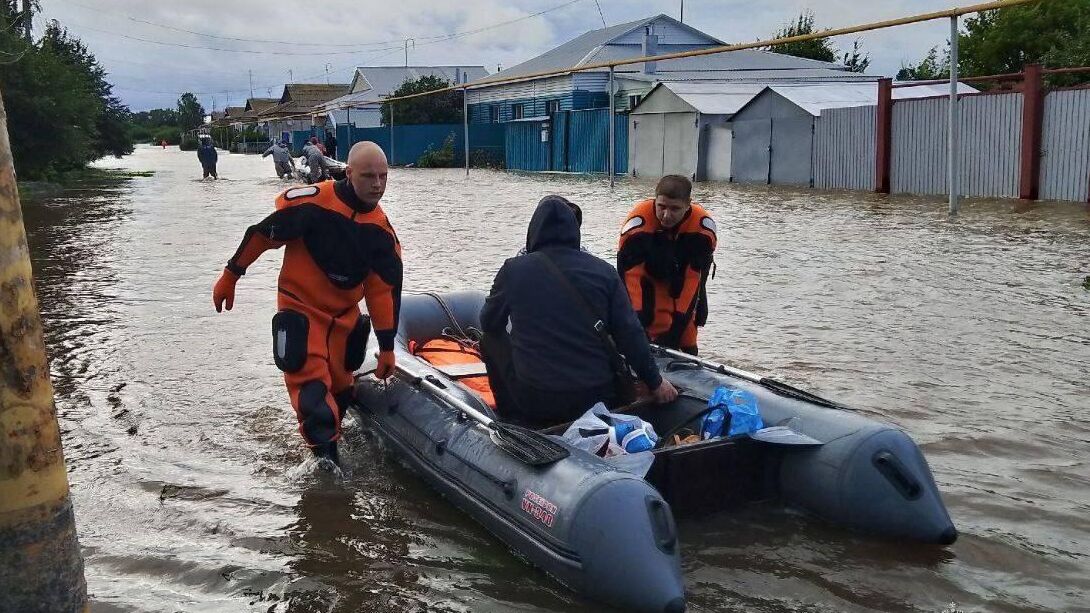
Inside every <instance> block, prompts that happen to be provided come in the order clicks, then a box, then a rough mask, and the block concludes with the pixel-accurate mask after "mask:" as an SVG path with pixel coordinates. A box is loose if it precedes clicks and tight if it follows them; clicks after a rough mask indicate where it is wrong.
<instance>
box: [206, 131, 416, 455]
mask: <svg viewBox="0 0 1090 613" xmlns="http://www.w3.org/2000/svg"><path fill="white" fill-rule="evenodd" d="M387 171H388V166H387V163H386V155H385V154H384V153H383V152H382V149H381V148H379V146H378V145H376V144H375V143H372V142H361V143H356V144H355V145H354V146H353V147H352V150H351V151H350V152H349V154H348V167H347V169H346V175H347V176H346V178H345V179H342V180H340V181H324V182H322V183H318V184H315V185H306V186H302V187H293V188H291V189H289V190H287V191H285V192H284V193H282V194H280V195H279V196H277V198H276V211H275V212H274V213H272V214H271V215H269V216H268V217H266V218H265V219H263V220H261V221H260V222H259V223H257V224H256V225H253V226H250V228H249V229H248V230H246V236H245V237H244V238H243V239H242V244H241V245H239V247H238V251H236V252H235V255H233V256H232V257H231V259H230V260H228V262H227V266H226V268H225V269H224V271H223V274H222V275H221V276H220V278H219V280H218V281H217V282H216V285H215V287H214V288H213V290H212V302H213V303H214V304H215V307H216V311H217V312H219V311H220V310H221V308H223V307H226V308H227V310H228V311H230V310H231V307H232V306H234V302H235V283H236V282H238V279H239V277H241V276H242V275H243V274H245V273H246V268H247V267H248V266H249V265H250V264H252V263H253V262H254V261H255V260H257V258H258V256H260V255H261V254H262V253H264V252H265V251H266V250H268V249H276V248H279V247H284V248H285V249H284V265H283V266H282V267H281V269H280V279H279V282H278V286H277V290H278V293H277V307H278V312H277V313H276V316H275V317H273V326H272V328H273V357H274V359H275V362H276V366H277V367H278V368H280V370H282V371H284V383H285V384H286V385H287V388H288V394H289V396H290V397H291V404H292V406H293V407H294V408H295V414H296V417H298V419H299V431H300V432H301V433H302V435H303V438H305V439H306V442H307V445H308V446H309V447H310V448H311V449H312V450H313V451H314V453H315V455H317V456H318V457H320V458H328V459H330V460H332V461H333V462H337V461H338V458H337V439H339V438H340V435H341V417H342V416H343V415H344V412H345V410H346V408H347V407H348V405H349V404H350V403H351V401H352V399H353V386H352V372H353V371H355V370H356V369H357V368H359V367H360V365H361V364H363V361H364V357H365V354H366V345H367V337H368V334H369V333H370V329H371V326H372V325H373V326H374V329H375V337H376V338H377V339H378V345H379V357H378V367H377V368H376V370H375V375H376V376H377V377H379V378H381V379H386V378H388V377H389V376H390V374H391V373H392V372H393V370H394V334H395V333H396V331H397V321H398V312H399V310H400V306H401V271H402V270H401V244H400V243H399V242H398V240H397V235H396V234H395V233H394V229H393V227H392V226H391V225H390V220H389V219H387V217H386V214H385V213H383V211H382V207H380V206H379V200H380V199H381V198H382V195H383V193H385V191H386V173H387ZM361 299H364V300H366V301H367V311H368V314H369V316H370V317H368V316H365V315H362V314H361V313H360V311H359V306H358V305H359V302H360V300H361Z"/></svg>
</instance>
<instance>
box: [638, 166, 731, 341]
mask: <svg viewBox="0 0 1090 613" xmlns="http://www.w3.org/2000/svg"><path fill="white" fill-rule="evenodd" d="M692 191H693V184H692V183H690V182H689V179H687V178H685V177H682V176H680V175H667V176H665V177H663V178H662V179H660V180H659V182H658V185H656V186H655V197H654V198H653V199H648V200H644V201H642V202H638V203H636V206H635V207H634V208H633V209H632V211H631V212H630V213H629V214H628V217H627V218H626V219H625V222H624V225H623V226H621V238H620V243H619V245H618V247H617V270H618V271H619V272H620V273H621V276H622V277H623V278H624V282H625V287H626V288H627V290H628V297H629V299H631V300H632V307H633V308H635V309H636V314H637V315H638V316H639V318H640V323H642V324H643V328H644V331H646V332H647V337H648V338H649V339H651V342H653V343H657V344H659V345H663V346H665V347H669V348H671V349H680V350H682V351H685V352H686V353H691V354H693V355H696V353H697V344H696V329H697V327H698V326H703V325H704V323H705V322H706V321H707V320H708V299H707V289H706V286H707V283H708V276H709V274H711V270H712V254H713V253H714V252H715V245H716V240H717V239H716V234H715V222H714V221H712V218H711V216H710V215H708V212H707V211H705V210H704V208H703V207H701V206H700V205H699V204H696V203H695V202H693V201H692Z"/></svg>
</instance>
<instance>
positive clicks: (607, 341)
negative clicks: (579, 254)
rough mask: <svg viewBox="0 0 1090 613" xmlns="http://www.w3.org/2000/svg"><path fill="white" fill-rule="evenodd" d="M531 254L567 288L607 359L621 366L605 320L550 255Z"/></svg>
mask: <svg viewBox="0 0 1090 613" xmlns="http://www.w3.org/2000/svg"><path fill="white" fill-rule="evenodd" d="M529 255H531V256H537V259H538V261H540V262H541V263H542V264H544V265H545V268H547V269H549V272H550V273H551V274H552V275H553V277H555V278H556V280H557V281H559V282H560V285H561V286H563V287H564V289H565V290H567V292H568V294H569V295H570V296H571V297H572V299H573V300H574V301H575V304H577V305H579V310H581V311H582V312H583V315H584V316H585V318H586V320H587V323H589V324H590V326H591V328H593V329H594V332H595V334H597V335H598V338H599V339H601V341H602V344H603V345H605V348H606V354H608V355H609V361H610V363H612V364H613V365H614V366H618V367H619V366H622V365H624V364H625V360H624V356H622V355H621V352H620V351H618V350H617V343H615V342H614V341H613V337H612V336H610V334H609V330H608V329H607V328H606V323H605V321H604V320H603V319H602V318H601V317H599V316H598V315H597V314H595V312H594V309H593V308H591V306H590V304H589V303H588V302H587V299H586V298H585V297H584V296H583V294H582V293H581V292H580V291H579V290H578V289H577V288H576V287H575V285H573V284H572V282H571V281H569V280H568V277H567V276H565V275H564V272H563V271H562V270H560V267H559V266H557V265H556V262H554V261H553V259H552V257H550V256H549V254H548V253H546V252H545V251H535V252H533V253H531V254H529Z"/></svg>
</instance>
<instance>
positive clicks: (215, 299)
mask: <svg viewBox="0 0 1090 613" xmlns="http://www.w3.org/2000/svg"><path fill="white" fill-rule="evenodd" d="M235 283H238V275H236V274H235V273H233V272H231V271H230V270H227V269H226V268H224V269H223V274H221V275H220V278H219V280H217V281H216V284H215V285H214V286H213V287H212V304H213V305H215V307H216V312H217V313H219V312H220V311H222V310H223V308H224V307H227V310H228V311H230V310H231V308H232V307H233V306H235ZM225 303H226V304H225Z"/></svg>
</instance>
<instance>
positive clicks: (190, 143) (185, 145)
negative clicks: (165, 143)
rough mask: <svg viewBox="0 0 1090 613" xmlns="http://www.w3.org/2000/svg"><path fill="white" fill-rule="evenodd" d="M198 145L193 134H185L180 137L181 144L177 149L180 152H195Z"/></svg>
mask: <svg viewBox="0 0 1090 613" xmlns="http://www.w3.org/2000/svg"><path fill="white" fill-rule="evenodd" d="M199 145H200V143H198V142H197V137H196V136H195V135H193V134H186V135H185V136H184V137H182V142H181V143H179V144H178V148H179V149H181V150H182V151H196V150H197V147H198V146H199Z"/></svg>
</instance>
